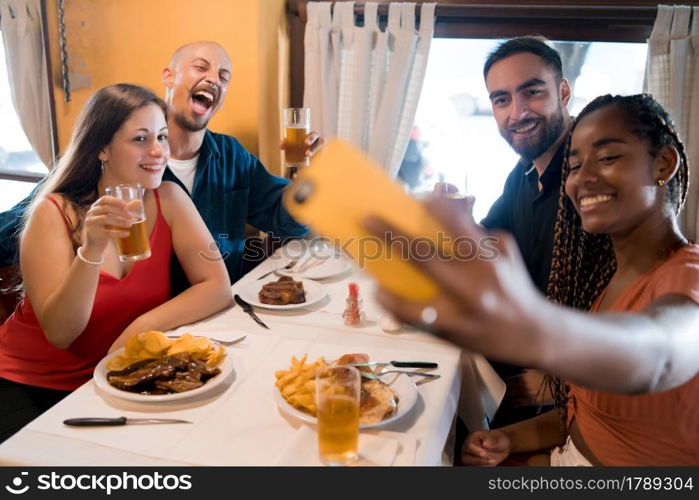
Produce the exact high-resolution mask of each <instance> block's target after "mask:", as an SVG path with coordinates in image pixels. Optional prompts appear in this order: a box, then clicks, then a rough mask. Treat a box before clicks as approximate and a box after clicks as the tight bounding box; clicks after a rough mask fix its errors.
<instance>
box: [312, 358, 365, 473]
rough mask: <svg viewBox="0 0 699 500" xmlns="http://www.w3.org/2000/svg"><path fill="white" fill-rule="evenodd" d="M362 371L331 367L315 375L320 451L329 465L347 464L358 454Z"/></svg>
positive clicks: (346, 367) (341, 366)
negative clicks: (360, 373) (360, 372)
mask: <svg viewBox="0 0 699 500" xmlns="http://www.w3.org/2000/svg"><path fill="white" fill-rule="evenodd" d="M360 378H361V377H360V375H359V371H358V370H357V369H356V368H354V367H352V366H343V365H339V366H330V367H328V368H324V369H322V370H320V371H319V372H318V374H317V375H316V408H317V410H316V415H317V419H318V453H319V456H320V460H321V462H323V463H325V464H327V465H348V464H350V463H352V462H354V461H355V460H357V458H358V457H359V451H358V448H359V395H360V383H361V380H360Z"/></svg>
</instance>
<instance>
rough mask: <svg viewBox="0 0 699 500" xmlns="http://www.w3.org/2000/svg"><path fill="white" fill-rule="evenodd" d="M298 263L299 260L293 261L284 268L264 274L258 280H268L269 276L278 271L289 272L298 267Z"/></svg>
mask: <svg viewBox="0 0 699 500" xmlns="http://www.w3.org/2000/svg"><path fill="white" fill-rule="evenodd" d="M297 262H298V259H297V260H292V261H291V262H289V263H288V264H287V265H285V266H282V267H278V268H276V269H272V270H271V271H270V272H268V273H265V274H263V275H262V276H260V277H259V278H257V279H258V280H261V279H262V278H266V277H267V276H269V275H270V274H273V273H276V272H277V271H281V270H283V269H286V270H289V269H291V268H292V267H294V266H295V265H296V263H297Z"/></svg>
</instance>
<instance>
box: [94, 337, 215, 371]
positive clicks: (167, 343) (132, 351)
mask: <svg viewBox="0 0 699 500" xmlns="http://www.w3.org/2000/svg"><path fill="white" fill-rule="evenodd" d="M181 352H189V353H190V354H191V355H192V357H193V358H194V359H199V360H201V361H204V362H205V363H206V364H207V365H209V366H211V367H215V366H218V365H219V364H221V362H222V361H223V358H224V357H225V356H226V353H225V349H224V348H223V346H221V345H219V346H218V349H216V348H215V344H214V342H212V341H211V340H210V339H207V338H206V337H194V336H193V335H192V334H190V333H184V334H183V335H182V336H181V337H179V338H178V339H169V338H167V337H166V336H165V334H164V333H163V332H159V331H156V330H151V331H148V332H143V333H139V334H137V335H134V336H132V337H131V338H129V340H128V341H127V342H126V347H125V348H124V354H120V355H118V356H114V357H113V358H112V359H110V360H109V362H108V363H107V368H108V369H109V370H123V369H124V368H126V367H127V366H129V365H132V364H133V363H136V362H137V361H142V360H144V359H157V358H162V357H164V356H172V355H174V354H178V353H181Z"/></svg>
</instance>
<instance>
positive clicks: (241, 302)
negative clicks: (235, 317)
mask: <svg viewBox="0 0 699 500" xmlns="http://www.w3.org/2000/svg"><path fill="white" fill-rule="evenodd" d="M233 299H234V300H235V303H236V304H238V305H239V306H240V307H242V308H243V312H246V313H248V315H249V316H250V317H251V318H252V319H254V320H255V321H256V322H257V324H258V325H260V326H261V327H263V328H266V329H267V330H269V327H268V326H267V325H265V324H264V323H263V322H262V320H261V319H260V318H258V317H257V314H255V311H253V309H252V306H251V305H250V304H248V303H247V302H245V301H244V300H243V299H242V297H241V296H240V295H238V294H237V293H236V294H235V295H233Z"/></svg>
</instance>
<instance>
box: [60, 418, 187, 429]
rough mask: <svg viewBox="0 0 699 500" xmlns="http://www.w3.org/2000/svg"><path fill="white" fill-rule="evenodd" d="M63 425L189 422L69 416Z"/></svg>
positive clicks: (184, 422)
mask: <svg viewBox="0 0 699 500" xmlns="http://www.w3.org/2000/svg"><path fill="white" fill-rule="evenodd" d="M63 423H64V424H65V425H72V426H74V427H96V426H105V425H126V424H191V423H192V422H190V421H188V420H177V419H175V418H126V417H117V418H95V417H88V418H69V419H68V420H64V421H63Z"/></svg>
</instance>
